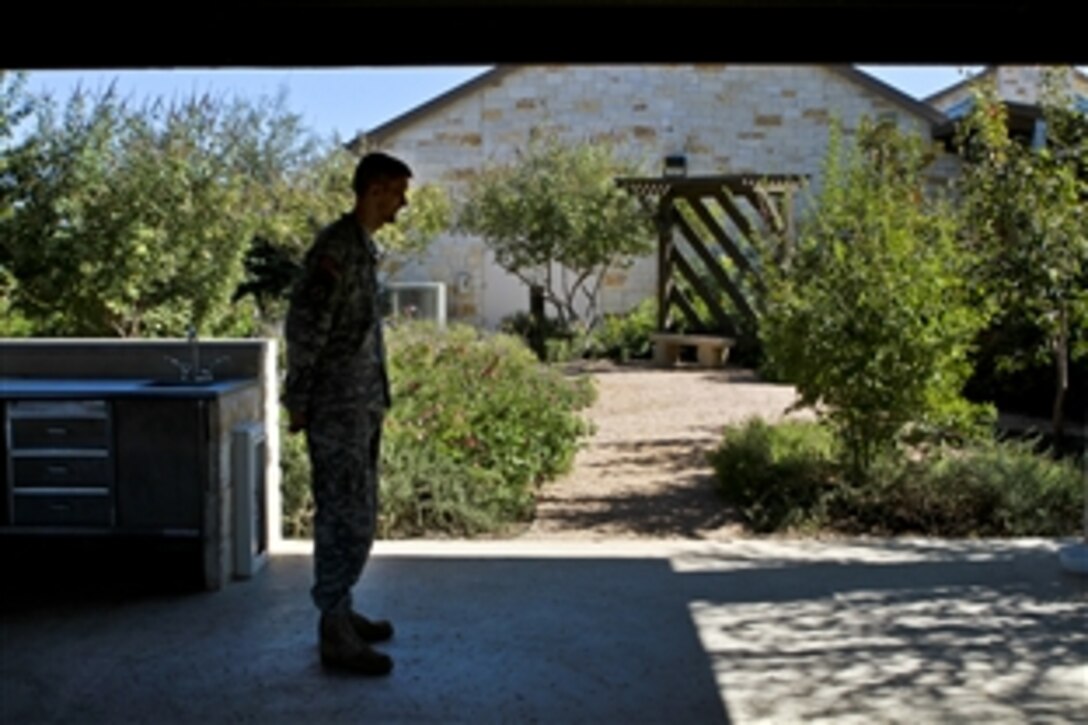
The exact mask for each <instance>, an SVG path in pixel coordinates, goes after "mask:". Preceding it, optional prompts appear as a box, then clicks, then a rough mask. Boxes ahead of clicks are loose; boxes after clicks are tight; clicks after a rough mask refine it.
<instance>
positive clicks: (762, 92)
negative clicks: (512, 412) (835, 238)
mask: <svg viewBox="0 0 1088 725" xmlns="http://www.w3.org/2000/svg"><path fill="white" fill-rule="evenodd" d="M866 115H867V116H869V117H872V118H877V117H891V118H894V119H895V120H896V121H897V122H898V123H899V124H900V125H901V126H903V127H904V128H912V129H915V130H918V131H919V132H928V124H927V122H926V121H925V120H924V119H923V118H921V117H919V116H915V115H913V113H912V112H911V111H909V110H907V109H906V108H905V107H904V106H901V105H899V104H897V103H895V102H894V101H892V100H891V99H889V98H886V97H884V96H882V95H880V94H879V93H877V92H875V91H873V90H871V89H869V88H867V87H865V86H863V85H861V84H858V83H855V82H853V81H851V80H850V79H848V78H846V77H844V76H842V75H840V74H839V73H837V72H835V71H834V70H833V69H831V68H828V67H824V66H816V65H813V66H790V65H767V66H757V65H658V66H644V65H629V66H627V65H614V66H605V65H601V66H574V65H551V66H548V65H542V66H524V67H517V68H511V69H502V70H500V71H498V72H496V73H494V74H493V75H492V81H491V82H489V83H487V84H486V85H484V86H483V87H479V88H477V89H476V90H475V92H473V93H471V94H467V95H465V96H463V97H461V98H460V99H458V100H456V101H455V102H453V103H450V104H448V105H445V106H442V107H438V108H436V109H435V110H433V111H432V112H430V113H429V114H425V115H422V116H421V117H420V118H418V119H416V120H415V121H413V122H411V123H409V124H405V125H404V126H403V127H400V128H398V129H396V130H395V132H393V133H391V134H389V135H388V136H386V137H384V138H383V139H382V141H381V143H380V144H379V146H380V148H383V149H385V150H388V151H390V152H392V153H395V154H397V155H399V156H401V157H403V158H404V159H405V160H406V161H408V163H410V164H411V165H412V166H413V168H414V169H415V170H416V176H417V178H418V180H419V181H421V182H424V181H437V182H441V183H442V184H443V185H445V186H446V187H447V188H448V189H449V190H450V192H451V193H452V194H453V196H454V198H455V199H456V198H459V196H460V195H462V194H463V192H464V189H465V181H466V180H467V179H470V178H471V177H472V176H473V175H474V174H475V173H476V172H477V170H478V169H480V168H481V167H482V166H484V165H485V164H489V163H501V162H506V161H509V160H511V159H513V158H514V157H515V153H516V151H517V150H518V149H519V148H523V147H524V146H525V145H526V144H527V142H528V141H529V139H530V136H531V134H533V133H541V132H544V133H553V134H556V135H557V136H559V137H560V138H562V139H565V140H570V141H590V142H594V143H610V144H612V145H613V146H614V148H615V149H616V152H617V155H619V156H620V157H622V158H624V159H626V160H628V161H630V162H631V163H633V164H637V165H638V166H639V167H640V168H641V173H643V174H645V175H653V176H656V175H658V174H659V173H660V171H661V167H662V163H663V159H664V157H665V156H666V155H669V154H676V153H682V154H684V155H685V156H686V157H687V164H688V174H689V175H691V176H696V175H711V174H738V173H757V174H759V173H767V174H801V175H807V176H809V177H811V179H812V181H813V191H814V192H815V191H816V190H818V186H819V177H820V171H821V167H822V164H823V160H824V153H825V149H826V144H827V138H828V131H829V127H830V125H831V123H832V120H833V119H838V120H839V121H840V122H841V123H842V124H843V127H844V130H845V132H846V133H847V134H851V133H852V132H853V131H855V130H856V128H857V126H858V123H859V121H860V119H861V118H862V116H866ZM799 208H802V209H803V208H804V204H803V203H802V204H799ZM488 264H489V261H488V255H487V254H486V252H484V251H483V245H482V243H481V242H480V241H479V240H476V239H473V238H470V237H464V236H449V237H445V238H442V239H440V240H439V241H438V243H437V244H436V245H435V247H434V249H433V251H432V258H431V260H429V261H428V262H427V263H425V264H424V265H422V267H420V268H417V269H415V270H412V272H413V273H415V274H425V275H428V276H429V278H430V279H437V280H441V281H447V282H450V281H451V280H449V279H448V278H446V277H444V276H442V275H446V274H448V273H449V272H450V271H452V270H457V271H458V272H464V273H467V274H469V275H470V277H471V278H472V280H473V282H474V283H473V284H472V285H471V286H470V288H469V289H467V290H466V291H465V292H464V293H463V294H462V295H460V297H461V298H462V299H456V300H455V299H454V298H453V297H452V296H451V302H450V306H451V309H450V310H449V315H450V319H464V320H466V321H470V322H473V323H476V324H484V325H488V326H492V325H494V324H497V322H498V320H499V319H501V317H502V316H504V315H506V314H510V313H511V312H513V311H516V310H521V309H526V308H527V305H528V294H527V292H526V291H525V290H524V289H523V288H522V287H521V286H520V285H519V284H516V283H511V282H510V280H508V279H504V275H503V273H501V271H499V272H497V271H496V270H493V269H491V270H489V269H487V268H486V267H487V265H488ZM407 271H408V270H406V272H407ZM655 285H656V270H655V269H654V263H653V260H652V258H649V259H646V260H641V261H640V262H639V263H638V264H637V265H636V266H635V267H633V268H631V269H628V270H620V271H617V272H615V273H614V274H612V275H610V277H609V280H608V284H607V290H606V293H605V295H604V299H603V301H604V304H605V309H606V310H620V309H626V308H628V307H630V306H632V305H633V304H637V302H638V301H639V300H641V299H642V298H644V297H646V296H648V295H652V294H653V293H654V290H655Z"/></svg>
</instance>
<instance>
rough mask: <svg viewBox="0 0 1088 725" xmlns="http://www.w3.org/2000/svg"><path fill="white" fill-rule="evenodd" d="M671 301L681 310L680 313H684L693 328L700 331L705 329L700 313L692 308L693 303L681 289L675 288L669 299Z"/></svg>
mask: <svg viewBox="0 0 1088 725" xmlns="http://www.w3.org/2000/svg"><path fill="white" fill-rule="evenodd" d="M669 300H670V301H671V302H672V303H673V304H674V305H676V306H677V307H679V308H680V312H682V313H683V315H684V317H686V318H687V320H688V322H690V323H691V326H692V327H693V328H695V329H696V330H698V329H700V328H702V327H703V321H702V320H701V319H699V313H697V312H696V311H695V308H694V307H692V306H691V303H690V302H688V299H687V297H685V296H684V294H683V293H682V292H681V291H680V290H679V289H677V288H675V287H674V288H673V290H672V295H671V296H670V297H669Z"/></svg>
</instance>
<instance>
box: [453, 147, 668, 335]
mask: <svg viewBox="0 0 1088 725" xmlns="http://www.w3.org/2000/svg"><path fill="white" fill-rule="evenodd" d="M634 173H635V171H634V169H633V168H632V167H631V166H630V165H627V164H624V163H623V162H621V161H618V160H617V159H616V158H615V156H613V152H612V150H611V149H610V148H608V147H606V146H601V145H594V144H588V143H583V144H578V145H572V146H567V145H563V144H562V143H560V142H559V141H557V140H555V139H551V138H545V139H536V140H534V141H532V142H531V143H530V145H529V147H528V149H527V151H526V152H525V153H524V154H519V158H518V159H517V161H515V162H513V163H510V164H505V165H496V166H491V167H489V168H486V169H484V170H483V171H482V172H481V173H480V174H479V175H478V176H477V177H476V178H475V179H473V180H472V181H471V182H470V188H469V192H468V196H467V199H466V200H465V203H464V205H463V207H462V210H461V215H460V220H459V223H460V226H461V228H463V229H464V230H465V231H467V232H469V233H472V234H477V235H479V236H480V237H482V238H483V240H484V242H485V243H486V244H487V246H488V247H489V248H490V249H491V250H492V251H493V252H494V254H495V260H496V261H497V262H498V264H499V265H500V266H502V267H503V268H504V269H505V270H506V271H508V272H510V273H511V274H513V275H515V276H516V277H518V278H519V279H520V280H521V281H523V282H524V283H525V284H526V285H528V286H529V287H531V288H532V287H539V288H541V289H542V290H543V295H544V299H545V301H546V302H547V303H550V304H551V305H552V306H553V307H554V309H555V311H556V314H557V316H558V318H559V321H560V323H561V325H563V326H568V325H570V324H573V323H575V322H584V323H585V324H586V327H587V328H592V327H593V326H594V324H595V323H596V321H597V317H598V307H599V302H598V298H599V295H600V290H601V285H602V282H603V280H604V278H605V275H606V274H607V273H608V271H609V270H611V269H614V268H616V267H621V266H625V265H629V264H631V263H633V261H634V260H635V259H636V258H637V257H639V256H642V255H644V254H647V253H648V252H650V251H651V250H652V249H653V244H654V238H653V236H652V232H653V229H652V226H651V225H650V223H649V221H648V220H647V217H646V215H645V214H644V213H643V212H642V211H641V210H640V209H639V207H638V204H637V202H636V200H635V199H634V198H633V197H631V196H629V195H627V194H626V193H624V192H623V191H621V190H620V189H619V188H618V187H617V186H616V184H615V179H616V177H618V176H625V175H633V174H634ZM567 272H569V274H567ZM582 307H584V308H585V309H587V310H588V313H587V314H586V319H584V320H583V319H582V317H583V315H582V314H580V312H579V310H580V308H582Z"/></svg>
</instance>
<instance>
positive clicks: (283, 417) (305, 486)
mask: <svg viewBox="0 0 1088 725" xmlns="http://www.w3.org/2000/svg"><path fill="white" fill-rule="evenodd" d="M280 476H281V480H280V493H281V496H282V501H281V505H280V508H281V510H282V512H283V523H282V525H281V526H280V529H281V531H282V532H283V536H284V537H286V538H292V539H294V538H307V537H309V536H311V535H312V534H313V521H314V499H313V494H312V493H311V491H310V459H309V456H308V454H307V452H306V437H305V436H304V435H301V434H293V433H288V432H287V410H286V409H285V408H281V409H280Z"/></svg>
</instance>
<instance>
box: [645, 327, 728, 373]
mask: <svg viewBox="0 0 1088 725" xmlns="http://www.w3.org/2000/svg"><path fill="white" fill-rule="evenodd" d="M650 341H651V342H652V343H653V345H654V364H655V365H659V366H661V367H672V366H674V365H676V360H677V358H679V356H680V348H683V347H694V348H695V355H696V359H697V360H698V362H699V367H704V368H720V367H721V366H722V365H724V364H725V360H726V358H727V357H729V348H731V347H732V346H733V343H735V342H736V340H734V339H733V338H731V337H718V336H716V335H685V334H682V333H672V332H654V333H651V334H650Z"/></svg>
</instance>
